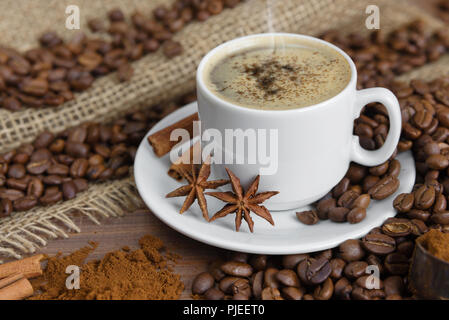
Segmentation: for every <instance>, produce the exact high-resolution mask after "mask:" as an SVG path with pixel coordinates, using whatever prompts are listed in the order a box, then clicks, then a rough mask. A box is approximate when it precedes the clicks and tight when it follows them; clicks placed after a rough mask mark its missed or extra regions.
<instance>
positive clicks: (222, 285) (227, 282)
mask: <svg viewBox="0 0 449 320" xmlns="http://www.w3.org/2000/svg"><path fill="white" fill-rule="evenodd" d="M239 279H241V278H239V277H229V276H228V277H224V278H223V279H221V280H220V282H219V283H218V287H219V289H220V290H221V291H223V292H224V293H231V287H232V284H233V283H234V282H236V281H237V280H239Z"/></svg>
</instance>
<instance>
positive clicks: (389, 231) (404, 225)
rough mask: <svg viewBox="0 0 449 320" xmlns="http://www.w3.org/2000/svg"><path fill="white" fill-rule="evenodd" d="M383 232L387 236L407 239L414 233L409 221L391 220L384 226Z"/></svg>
mask: <svg viewBox="0 0 449 320" xmlns="http://www.w3.org/2000/svg"><path fill="white" fill-rule="evenodd" d="M382 231H383V233H384V234H386V235H387V236H391V237H405V236H408V235H409V234H410V233H411V232H412V224H411V223H410V220H408V219H399V218H389V219H387V220H386V221H385V222H384V224H383V225H382Z"/></svg>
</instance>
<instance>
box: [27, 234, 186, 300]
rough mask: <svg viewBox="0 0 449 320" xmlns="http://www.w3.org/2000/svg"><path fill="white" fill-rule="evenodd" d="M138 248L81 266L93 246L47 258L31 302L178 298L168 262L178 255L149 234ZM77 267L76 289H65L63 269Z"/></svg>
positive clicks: (177, 283) (178, 285)
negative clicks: (78, 271) (78, 274)
mask: <svg viewBox="0 0 449 320" xmlns="http://www.w3.org/2000/svg"><path fill="white" fill-rule="evenodd" d="M139 245H140V248H139V249H137V250H134V251H132V250H130V249H129V248H128V247H125V248H123V249H122V250H117V251H113V252H109V253H107V254H106V255H105V256H104V257H103V259H101V260H94V261H90V262H87V263H84V261H85V259H86V258H87V257H88V255H89V254H90V253H91V252H92V251H93V250H95V248H96V247H97V243H94V242H91V243H90V246H86V247H84V248H81V249H80V250H78V251H75V252H73V253H71V254H70V255H67V256H64V257H63V256H62V255H57V256H55V257H51V258H48V264H47V267H46V269H45V270H44V274H43V276H42V277H40V278H38V279H36V280H34V281H33V283H32V284H33V287H34V289H35V291H36V292H38V294H37V295H35V296H33V297H32V298H31V299H35V300H130V299H131V300H143V299H145V300H146V299H152V300H155V299H156V300H157V299H164V300H169V299H178V298H179V295H180V294H181V292H182V291H183V289H184V284H183V283H182V282H181V279H180V276H179V275H178V274H175V273H174V272H173V271H172V269H171V267H170V262H174V261H175V260H176V258H178V256H176V255H174V254H172V253H170V252H168V251H167V250H164V245H163V243H162V241H161V240H160V239H158V238H155V237H153V236H150V235H146V236H144V237H143V238H141V239H140V240H139ZM69 265H76V266H79V267H80V270H81V272H80V289H72V290H68V289H67V288H66V279H67V277H68V276H69V275H68V274H66V273H65V270H66V268H67V266H69Z"/></svg>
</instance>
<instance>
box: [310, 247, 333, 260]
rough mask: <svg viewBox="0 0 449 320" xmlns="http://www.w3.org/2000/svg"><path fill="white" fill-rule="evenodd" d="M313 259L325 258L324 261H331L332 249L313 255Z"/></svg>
mask: <svg viewBox="0 0 449 320" xmlns="http://www.w3.org/2000/svg"><path fill="white" fill-rule="evenodd" d="M313 257H314V258H315V259H321V258H323V259H327V260H330V259H332V250H331V249H327V250H323V251H318V252H316V253H315V254H314V255H313Z"/></svg>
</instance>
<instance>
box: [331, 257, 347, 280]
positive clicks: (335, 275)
mask: <svg viewBox="0 0 449 320" xmlns="http://www.w3.org/2000/svg"><path fill="white" fill-rule="evenodd" d="M329 263H330V265H331V268H332V272H331V274H330V277H331V278H332V279H340V278H341V277H342V275H343V270H344V268H345V266H346V262H345V261H344V260H343V259H340V258H335V259H331V260H330V261H329Z"/></svg>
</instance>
